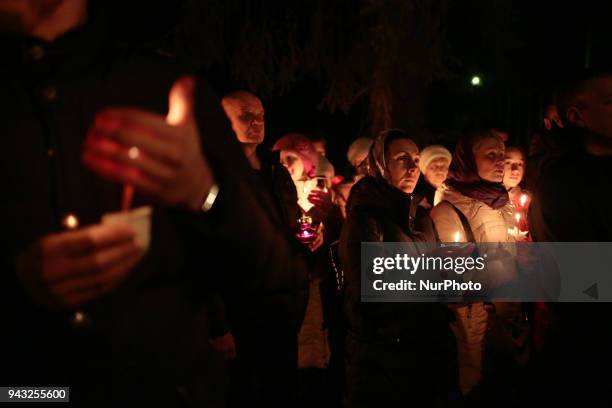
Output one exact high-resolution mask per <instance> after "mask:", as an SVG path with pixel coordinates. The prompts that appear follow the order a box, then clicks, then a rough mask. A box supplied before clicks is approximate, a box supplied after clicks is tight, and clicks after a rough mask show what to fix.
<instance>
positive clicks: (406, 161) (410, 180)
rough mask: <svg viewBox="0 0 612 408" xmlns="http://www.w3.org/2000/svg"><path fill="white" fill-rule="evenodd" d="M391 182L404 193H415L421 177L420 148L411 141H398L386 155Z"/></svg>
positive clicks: (388, 148) (394, 142)
mask: <svg viewBox="0 0 612 408" xmlns="http://www.w3.org/2000/svg"><path fill="white" fill-rule="evenodd" d="M385 163H386V164H387V171H388V179H389V182H390V183H391V184H392V185H393V186H394V187H396V188H398V189H400V190H402V191H403V192H404V193H407V194H410V193H412V192H413V191H414V188H415V187H416V184H417V181H418V180H419V175H420V174H421V172H420V170H419V166H418V163H419V148H418V147H417V145H416V144H415V143H414V142H413V141H412V140H410V139H396V140H394V141H392V142H391V143H390V144H389V145H388V146H387V151H386V153H385Z"/></svg>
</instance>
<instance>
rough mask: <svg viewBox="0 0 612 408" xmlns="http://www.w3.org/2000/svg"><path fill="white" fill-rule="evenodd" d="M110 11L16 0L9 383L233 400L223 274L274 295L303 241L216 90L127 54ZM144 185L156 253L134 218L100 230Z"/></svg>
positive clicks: (9, 187) (137, 199) (82, 395)
mask: <svg viewBox="0 0 612 408" xmlns="http://www.w3.org/2000/svg"><path fill="white" fill-rule="evenodd" d="M100 7H101V6H100V3H93V2H92V3H91V4H89V5H87V3H86V2H85V1H84V0H64V1H53V2H1V3H0V17H1V19H0V20H1V21H2V22H3V24H2V29H3V30H10V31H11V33H12V34H11V35H10V36H7V37H6V38H3V39H2V49H3V54H4V55H5V56H6V57H7V58H6V59H5V63H4V64H2V66H1V67H0V71H1V77H2V78H3V79H2V81H1V82H0V100H1V101H0V106H2V111H1V113H0V114H1V115H2V121H1V122H0V123H1V125H0V126H2V128H3V130H2V138H3V141H4V145H3V158H2V160H0V173H1V174H3V175H4V177H5V178H6V182H5V183H4V187H5V191H4V197H5V199H3V200H2V204H1V209H2V214H3V215H4V218H3V220H2V231H3V234H2V237H3V238H2V246H1V248H2V258H1V259H2V270H1V272H0V291H1V293H0V299H1V302H2V303H3V304H2V307H1V308H0V310H1V312H0V313H1V319H2V321H3V322H4V325H5V326H4V330H3V335H2V336H1V340H0V342H1V345H2V348H1V350H2V353H3V355H2V369H1V370H0V384H2V385H17V386H51V385H54V386H70V387H71V390H70V398H71V402H72V403H73V405H74V406H87V407H94V406H104V407H107V406H120V405H123V406H125V405H138V406H140V405H147V406H168V407H171V406H200V405H203V404H206V406H218V405H221V404H222V401H221V399H220V398H219V395H220V393H221V392H222V391H223V388H222V385H223V384H222V383H223V375H222V372H221V371H219V370H218V366H216V365H215V364H212V362H211V358H210V352H209V348H208V341H207V340H208V334H207V317H206V311H205V307H204V304H205V299H204V295H203V294H204V293H205V292H206V288H207V287H208V283H207V281H208V280H209V278H210V277H211V276H214V275H215V274H217V273H223V274H224V275H225V276H224V278H225V279H228V280H230V281H231V282H232V285H233V289H234V290H235V291H236V293H257V292H258V291H260V290H264V289H265V288H266V285H267V278H266V277H267V276H268V274H270V273H272V274H274V273H276V271H286V270H287V268H288V266H289V265H290V262H291V259H289V254H290V247H291V246H292V243H291V242H290V241H289V240H288V239H287V237H286V234H285V232H284V231H285V230H284V226H283V225H282V223H281V222H279V221H278V220H277V219H276V218H275V216H274V214H271V213H270V211H269V207H270V204H269V203H268V201H269V197H267V196H266V195H262V194H261V193H260V192H258V191H257V190H256V189H255V188H254V187H253V185H254V183H252V180H251V178H252V175H251V173H252V172H251V171H250V169H249V167H248V163H247V162H246V160H244V156H243V155H242V154H241V152H240V150H239V147H238V145H237V143H236V142H235V140H231V139H230V138H228V137H227V134H228V133H229V132H230V129H229V126H228V123H227V120H226V119H225V118H224V115H223V112H222V110H221V109H220V107H219V104H218V101H217V100H216V99H215V98H214V96H213V94H212V92H211V90H210V88H209V87H208V86H207V85H206V84H205V83H203V82H202V81H195V80H194V79H193V78H191V77H185V76H183V77H181V78H180V79H179V80H177V78H179V77H180V75H181V74H183V72H182V71H181V70H180V68H178V67H177V64H176V63H175V62H174V61H172V60H170V59H168V58H162V57H160V56H159V55H157V54H155V53H152V52H146V51H140V52H134V51H133V50H121V49H118V48H117V47H116V46H115V44H113V43H112V42H111V41H110V39H109V36H108V35H107V33H108V32H107V27H106V22H105V21H104V18H103V16H102V13H101V12H100V11H101V10H100ZM173 84H174V85H173ZM171 89H172V91H171V92H170V90H171ZM169 92H170V102H169V103H168V94H169ZM125 106H128V107H130V108H122V107H125ZM108 107H112V108H108ZM131 107H137V108H131ZM169 108H170V112H169V113H168V115H166V112H168V109H169ZM83 147H85V149H84V150H83ZM84 164H85V165H86V166H84ZM122 185H129V186H131V187H128V188H123V189H122ZM132 189H133V190H135V196H134V199H133V201H134V205H135V206H140V205H149V206H153V212H152V217H151V218H152V225H151V232H150V236H151V243H150V246H149V247H148V250H147V251H146V252H145V248H143V246H142V245H140V244H139V243H138V242H136V239H135V231H134V230H133V229H132V228H131V227H129V226H108V225H97V224H98V223H99V221H100V218H101V216H102V215H103V214H106V213H109V212H114V211H117V210H119V209H120V203H121V201H122V191H123V192H126V191H130V190H132ZM128 195H129V194H124V197H125V196H128ZM125 201H126V202H127V201H130V200H125ZM77 224H78V225H77ZM77 226H80V228H77ZM66 227H69V228H72V229H73V230H70V231H65V228H66ZM254 237H265V239H254ZM237 251H239V252H240V256H236V252H237ZM257 306H258V305H251V306H250V307H253V308H256V307H257Z"/></svg>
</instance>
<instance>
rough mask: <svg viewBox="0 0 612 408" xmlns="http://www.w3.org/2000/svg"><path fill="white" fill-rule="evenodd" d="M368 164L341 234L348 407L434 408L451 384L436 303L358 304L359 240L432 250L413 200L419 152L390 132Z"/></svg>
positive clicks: (444, 326) (449, 346)
mask: <svg viewBox="0 0 612 408" xmlns="http://www.w3.org/2000/svg"><path fill="white" fill-rule="evenodd" d="M368 161H369V169H370V175H369V176H366V177H364V178H362V179H361V180H360V181H358V182H357V184H355V185H354V186H353V189H352V191H351V196H350V198H349V201H348V204H347V219H346V222H345V224H344V227H343V229H342V234H341V236H340V259H341V262H342V266H343V269H344V272H345V282H346V293H345V313H346V315H347V325H348V335H347V348H346V375H347V378H346V386H347V400H348V404H349V406H351V407H374V406H376V407H377V406H392V404H393V405H397V406H401V405H405V404H406V403H407V402H410V404H411V405H414V406H439V405H437V404H440V403H442V404H443V403H444V401H446V399H447V397H448V395H449V393H450V390H451V389H452V388H453V385H454V384H455V382H456V378H455V377H454V374H455V370H456V366H455V365H454V349H455V345H454V339H453V337H452V333H451V331H450V329H449V326H448V320H447V318H448V315H447V310H446V308H445V307H444V306H443V305H441V304H437V303H421V304H419V303H361V265H360V264H361V243H362V242H406V243H410V244H411V247H413V248H414V251H415V253H416V252H417V251H418V253H421V251H427V250H429V249H431V247H433V245H434V244H433V241H435V238H434V231H433V226H432V224H431V220H430V219H429V216H428V215H427V210H426V209H425V208H424V207H422V206H420V205H419V204H420V201H421V200H420V199H419V198H418V197H417V196H415V195H413V190H414V188H415V186H416V183H417V180H418V178H419V168H418V162H419V149H418V148H417V146H416V144H415V143H414V142H413V141H412V140H411V139H410V138H409V137H408V135H407V134H406V133H405V132H404V131H402V130H390V131H387V132H384V133H382V134H381V135H380V136H379V137H378V138H377V140H376V141H375V143H374V145H373V146H372V149H371V150H370V153H369V156H368ZM368 278H369V277H368Z"/></svg>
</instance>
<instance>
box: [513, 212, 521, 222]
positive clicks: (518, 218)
mask: <svg viewBox="0 0 612 408" xmlns="http://www.w3.org/2000/svg"><path fill="white" fill-rule="evenodd" d="M514 218H516V222H519V221H520V220H521V214H519V213H516V214H514Z"/></svg>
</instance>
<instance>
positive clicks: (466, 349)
mask: <svg viewBox="0 0 612 408" xmlns="http://www.w3.org/2000/svg"><path fill="white" fill-rule="evenodd" d="M437 197H438V198H439V199H440V202H439V204H438V205H436V206H435V207H434V208H433V209H432V210H431V213H430V214H431V218H432V220H433V222H434V225H435V228H436V231H437V234H438V238H439V240H440V242H454V241H455V240H456V234H457V232H459V234H460V239H459V241H466V240H467V239H466V237H468V236H469V232H466V231H465V229H464V227H463V224H462V222H461V219H460V217H459V215H458V214H457V211H460V212H461V213H462V214H463V215H464V216H465V218H466V219H467V221H468V224H469V227H470V229H471V232H472V234H473V238H474V241H475V242H476V244H477V248H478V250H479V251H480V253H481V254H482V253H484V252H485V251H486V252H487V255H488V258H487V264H486V265H487V269H486V271H487V274H486V276H472V275H470V274H469V272H466V273H465V274H464V279H466V280H467V279H471V278H474V279H475V280H477V281H479V282H481V283H482V284H483V288H484V290H495V289H496V288H499V287H500V286H502V285H504V284H505V283H508V282H510V281H511V280H512V279H514V278H515V277H516V266H515V259H514V253H515V252H513V250H514V245H512V243H513V242H514V237H513V236H512V235H511V234H509V230H512V229H513V228H514V226H515V224H516V220H515V218H514V207H513V205H512V203H511V202H510V201H509V202H508V203H507V204H506V205H504V206H503V207H501V208H499V209H493V208H491V207H489V206H488V205H486V204H484V203H483V202H481V201H479V200H476V199H473V198H470V197H467V196H465V195H463V194H461V193H460V192H458V191H457V190H455V189H454V188H452V187H449V186H446V185H442V186H441V187H440V188H439V189H438V192H437ZM453 206H454V207H453ZM485 243H507V244H509V245H504V248H503V249H504V251H498V252H493V253H492V250H493V251H495V249H494V248H491V246H486V245H483V244H485ZM478 244H480V245H478ZM496 310H497V313H498V314H501V315H506V314H508V315H510V316H514V315H515V314H516V313H519V312H520V304H519V303H512V304H508V303H496ZM453 311H454V314H455V321H454V322H453V323H452V324H451V328H452V330H453V332H454V333H455V336H456V339H457V348H458V359H459V379H460V386H461V391H462V392H463V393H464V394H467V393H469V392H470V391H471V390H472V389H473V388H474V387H476V385H478V383H479V382H480V380H481V376H482V367H483V358H484V354H485V343H486V340H487V339H486V333H487V329H488V323H489V316H488V312H487V310H486V308H485V305H484V304H483V303H482V302H476V303H470V304H463V305H460V306H456V307H454V308H453Z"/></svg>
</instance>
